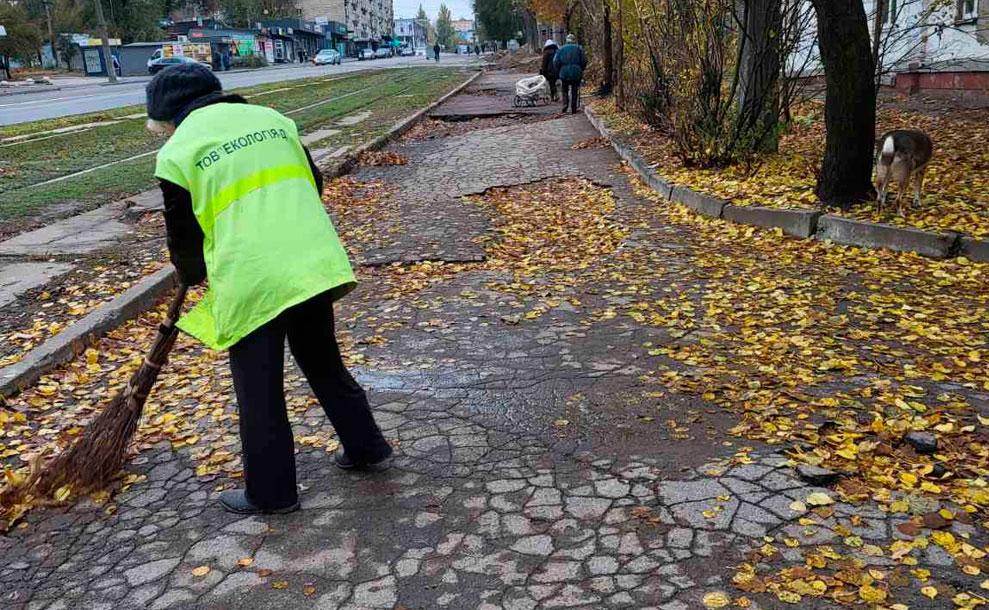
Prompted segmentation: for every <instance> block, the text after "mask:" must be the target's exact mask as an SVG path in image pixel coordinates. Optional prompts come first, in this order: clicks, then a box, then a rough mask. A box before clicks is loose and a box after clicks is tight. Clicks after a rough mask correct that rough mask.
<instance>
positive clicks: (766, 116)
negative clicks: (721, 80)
mask: <svg viewBox="0 0 989 610" xmlns="http://www.w3.org/2000/svg"><path fill="white" fill-rule="evenodd" d="M743 2H744V5H745V6H744V9H743V11H742V18H741V19H742V21H744V24H743V30H742V36H741V37H740V40H739V48H740V57H739V93H738V102H737V103H738V109H739V113H740V114H739V125H740V127H741V129H742V130H744V131H743V133H747V134H751V135H752V137H754V138H756V139H755V140H753V141H752V144H751V146H752V147H753V148H754V149H755V150H760V151H762V152H772V151H775V150H776V149H777V146H778V144H779V142H778V138H777V135H778V134H777V129H776V123H777V119H778V116H779V87H778V84H779V76H780V65H781V62H780V60H781V58H780V48H779V42H780V38H781V37H782V27H783V12H782V7H781V2H780V0H743Z"/></svg>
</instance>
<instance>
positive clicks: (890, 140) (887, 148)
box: [876, 129, 934, 216]
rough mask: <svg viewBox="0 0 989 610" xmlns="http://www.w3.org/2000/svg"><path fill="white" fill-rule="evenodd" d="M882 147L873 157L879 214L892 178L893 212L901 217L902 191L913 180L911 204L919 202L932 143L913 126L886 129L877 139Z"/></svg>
mask: <svg viewBox="0 0 989 610" xmlns="http://www.w3.org/2000/svg"><path fill="white" fill-rule="evenodd" d="M880 142H882V148H881V149H880V151H879V155H878V156H877V157H876V187H877V188H876V190H877V191H879V213H880V214H882V212H883V206H885V205H886V196H887V194H888V189H889V183H890V180H895V181H896V183H897V185H898V186H899V189H898V190H897V193H896V213H897V214H899V215H900V216H903V206H902V201H903V194H904V193H905V192H906V190H907V185H908V184H909V183H910V181H911V180H913V183H914V187H913V201H914V205H920V194H921V191H922V190H923V188H924V172H926V171H927V164H928V163H929V162H930V160H931V157H932V156H933V155H934V143H933V142H932V141H931V138H930V136H928V135H927V134H926V133H924V132H923V131H920V130H917V129H895V130H893V131H887V132H886V133H884V134H883V136H882V138H881V139H880Z"/></svg>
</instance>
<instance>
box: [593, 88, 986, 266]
mask: <svg viewBox="0 0 989 610" xmlns="http://www.w3.org/2000/svg"><path fill="white" fill-rule="evenodd" d="M584 115H585V116H586V117H587V120H588V121H590V122H591V125H593V126H594V128H595V129H597V130H598V132H599V133H600V134H601V135H602V136H603V137H605V138H607V139H608V141H609V142H611V146H612V148H614V149H615V152H617V153H618V156H620V157H621V158H622V159H624V160H625V161H627V162H628V164H629V165H630V166H631V167H632V169H634V170H635V172H636V173H637V174H639V176H640V177H641V178H642V180H643V181H644V182H645V183H646V184H648V185H649V186H650V187H651V188H652V189H654V190H656V191H657V192H659V194H660V195H662V196H663V197H664V198H665V199H669V200H670V201H675V202H678V203H682V204H684V205H686V206H688V207H689V208H691V209H693V210H694V211H696V212H697V213H699V214H703V215H704V216H710V217H713V218H723V219H724V220H729V221H731V222H736V223H739V224H748V225H756V226H759V227H764V228H769V229H774V228H779V229H782V230H783V232H784V233H786V234H788V235H792V236H794V237H800V238H805V239H807V238H814V239H818V240H822V241H823V240H830V241H833V242H835V243H838V244H842V245H846V246H858V247H861V248H874V249H878V248H887V249H889V250H895V251H898V252H915V253H917V254H920V255H922V256H927V257H930V258H949V257H953V256H965V257H966V258H968V259H969V260H973V261H979V262H989V241H987V240H980V239H975V238H972V237H967V236H963V235H961V234H959V233H954V232H946V233H935V232H932V231H923V230H921V229H914V228H912V227H900V226H894V225H887V224H880V223H875V222H867V221H864V220H854V219H851V218H844V217H842V216H835V215H832V214H823V213H821V212H818V211H815V210H801V209H776V208H766V207H757V206H751V207H749V206H737V205H732V204H731V203H729V202H727V201H724V200H722V199H718V198H717V197H711V196H709V195H704V194H702V193H698V192H696V191H693V190H691V189H689V188H686V187H683V186H672V185H670V184H669V183H668V182H666V181H665V180H663V179H662V178H661V177H660V176H659V175H658V174H657V173H656V171H655V170H654V169H653V168H652V167H651V166H650V165H649V164H648V163H647V162H646V161H645V160H644V159H643V158H642V157H641V156H639V154H638V153H637V152H635V151H634V150H633V149H632V147H631V146H629V145H628V144H626V143H624V142H622V141H621V139H619V138H618V137H617V136H615V135H613V134H612V133H611V132H610V130H608V128H607V127H606V126H605V125H604V122H603V121H602V120H601V119H600V118H599V117H598V116H596V115H595V114H594V111H592V110H591V109H590V108H589V107H587V106H584Z"/></svg>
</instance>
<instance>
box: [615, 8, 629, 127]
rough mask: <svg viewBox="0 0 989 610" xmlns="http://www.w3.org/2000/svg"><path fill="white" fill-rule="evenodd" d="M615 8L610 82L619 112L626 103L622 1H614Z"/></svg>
mask: <svg viewBox="0 0 989 610" xmlns="http://www.w3.org/2000/svg"><path fill="white" fill-rule="evenodd" d="M615 8H616V9H617V14H616V15H615V24H616V31H615V36H616V42H615V57H614V71H613V75H612V77H611V82H612V84H613V85H614V87H615V91H616V95H615V104H616V105H617V106H618V108H619V109H620V110H625V104H626V102H627V96H626V94H625V93H626V91H625V89H626V87H625V82H624V80H623V79H622V66H623V65H624V63H623V62H624V61H625V38H623V36H624V34H623V32H624V29H625V28H624V26H623V24H622V0H615Z"/></svg>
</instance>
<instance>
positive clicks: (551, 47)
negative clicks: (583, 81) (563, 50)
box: [539, 38, 565, 102]
mask: <svg viewBox="0 0 989 610" xmlns="http://www.w3.org/2000/svg"><path fill="white" fill-rule="evenodd" d="M559 48H560V47H559V46H557V44H556V42H554V41H553V39H552V38H550V39H549V40H547V41H546V44H544V45H543V63H542V66H541V67H540V68H539V73H540V74H542V75H543V76H544V77H546V80H547V81H549V96H550V99H552V100H553V101H554V102H555V101H556V100H557V99H558V98H557V97H556V81H557V79H559V76H558V75H557V73H556V65H555V64H554V63H553V57H554V56H555V55H556V51H557V49H559ZM564 95H565V94H564Z"/></svg>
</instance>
